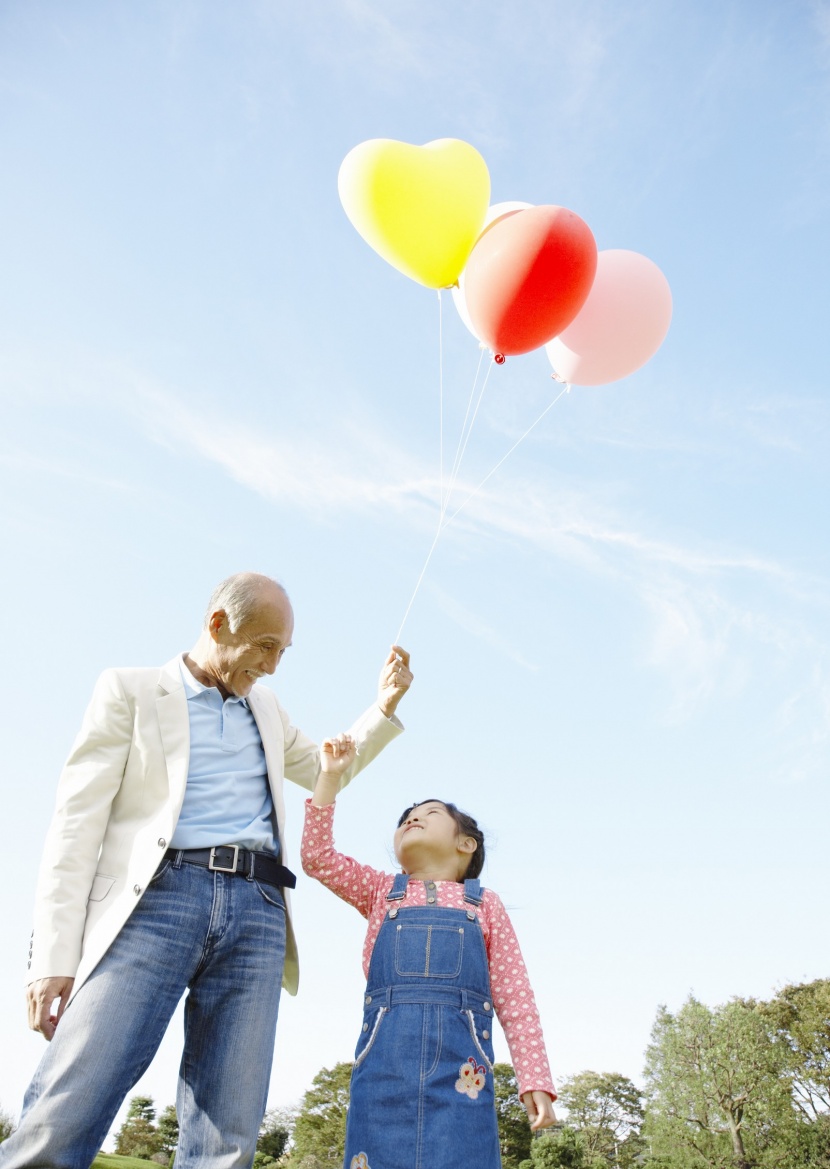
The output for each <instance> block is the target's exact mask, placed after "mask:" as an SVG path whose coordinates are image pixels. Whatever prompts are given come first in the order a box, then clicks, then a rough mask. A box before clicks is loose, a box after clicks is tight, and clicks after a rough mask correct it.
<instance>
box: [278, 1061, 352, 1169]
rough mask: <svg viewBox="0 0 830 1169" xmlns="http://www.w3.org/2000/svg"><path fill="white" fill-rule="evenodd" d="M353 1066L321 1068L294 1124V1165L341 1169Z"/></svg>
mask: <svg viewBox="0 0 830 1169" xmlns="http://www.w3.org/2000/svg"><path fill="white" fill-rule="evenodd" d="M351 1074H352V1065H351V1063H338V1064H335V1066H334V1067H333V1068H322V1069H321V1070H320V1071H319V1072H318V1073H317V1075H316V1076H315V1077H314V1079H313V1080H312V1082H311V1087H310V1088H309V1090H308V1091H307V1092H306V1094H305V1096H303V1099H302V1103H301V1104H300V1108H299V1111H298V1113H297V1119H296V1122H295V1124H294V1132H293V1141H294V1144H293V1148H292V1150H291V1162H290V1163H291V1165H292V1166H295V1167H296V1169H300V1167H302V1169H306V1166H305V1161H306V1159H308V1158H315V1159H316V1161H317V1162H318V1164H317V1166H312V1164H311V1162H309V1169H342V1165H343V1156H344V1153H345V1150H346V1112H347V1110H348V1107H349V1081H350V1079H351Z"/></svg>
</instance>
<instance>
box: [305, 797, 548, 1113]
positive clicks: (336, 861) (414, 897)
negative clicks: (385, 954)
mask: <svg viewBox="0 0 830 1169" xmlns="http://www.w3.org/2000/svg"><path fill="white" fill-rule="evenodd" d="M334 807H335V805H334V804H329V805H328V806H327V807H325V808H318V807H315V806H314V804H312V802H311V800H306V807H305V826H304V828H303V844H302V862H303V869H304V871H305V872H306V873H308V875H309V876H310V877H316V879H317V880H318V881H321V882H322V884H324V885H325V886H326V888H327V889H331V891H332V893H336V894H337V896H338V897H342V899H343V900H344V901H348V903H349V904H350V905H353V906H354V907H355V909H357V910H358V911H359V912H360V913H362V914H363V916H364V917H365V918H367V919H368V922H369V928H368V930H367V931H366V941H365V942H364V943H363V973H364V974H365V975H366V976H367V977H368V975H369V960H370V958H371V957H372V950H373V949H374V947H375V940H376V939H377V936H378V932H379V930H380V927H381V925H382V924H383V920H384V918H385V916H386V913H387V910H388V908H389V906H388V904H387V901H386V894H387V893H388V892H389V890H390V889H391V887H392V882H393V881H394V879H395V878H394V876H393V875H392V874H391V873H382V872H379V871H378V870H377V869H373V868H371V867H370V866H369V865H362V864H360V863H359V861H356V860H353V859H352V857H350V856H345V855H344V854H343V853H342V852H337V850H336V849H335V847H334V833H333V824H334ZM436 884H437V890H436V892H437V897H438V900H437V904H438V905H446V906H449V907H450V908H452V909H468V908H469V906H468V905H467V904H466V903H465V901H464V886H463V884H459V883H458V882H457V881H438V882H437V883H436ZM426 903H427V900H426V886H425V885H424V882H423V881H410V882H409V884H408V886H407V890H406V897H405V898H404V900H403V902H401V904H403V905H426ZM473 908H474V909H475V911H476V914H477V916H478V922H479V925H480V926H481V932H482V933H483V935H484V945H485V949H486V951H487V960H488V962H489V965H490V989H491V991H492V993H493V1006H494V1007H495V1010H496V1014H497V1015H498V1018H499V1022H500V1023H501V1025H502V1027H503V1028H504V1034H505V1036H506V1038H507V1045H508V1047H509V1048H510V1058H511V1059H512V1061H513V1069H514V1071H515V1073H516V1079H517V1081H518V1085H519V1095H522V1094H523V1093H524V1092H532V1091H540V1092H548V1093H549V1094H550V1096H551V1097H552V1099H554V1100H555V1099H556V1090H555V1089H554V1086H553V1080H552V1078H551V1074H550V1068H549V1066H548V1058H547V1055H546V1053H545V1041H544V1038H543V1037H542V1027H541V1024H540V1021H539V1012H538V1010H537V1008H536V1000H535V998H534V997H533V991H532V989H531V986H530V982H529V981H528V977H527V970H526V968H525V964H524V961H523V959H522V955H521V951H520V949H519V942H518V940H517V938H516V934H515V931H514V929H513V925H512V922H511V921H510V918H509V917H508V916H507V910H506V909H505V908H504V906H503V905H502V903H501V900H500V898H499V897H498V896H497V895H496V894H495V893H493V891H492V890H491V889H486V890H485V891H484V898H483V900H482V903H481V905H477V906H474V907H473Z"/></svg>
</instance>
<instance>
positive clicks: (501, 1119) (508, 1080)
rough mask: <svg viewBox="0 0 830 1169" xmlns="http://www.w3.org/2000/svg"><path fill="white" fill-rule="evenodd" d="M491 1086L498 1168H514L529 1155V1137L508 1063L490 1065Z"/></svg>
mask: <svg viewBox="0 0 830 1169" xmlns="http://www.w3.org/2000/svg"><path fill="white" fill-rule="evenodd" d="M493 1085H494V1088H495V1094H496V1115H497V1118H498V1125H499V1147H500V1148H501V1160H502V1166H503V1169H518V1167H519V1163H520V1162H521V1161H523V1160H525V1159H526V1158H527V1157H529V1156H530V1142H531V1138H532V1134H531V1131H530V1124H529V1122H528V1119H527V1113H526V1112H525V1106H524V1104H522V1101H521V1099H520V1097H519V1085H518V1082H517V1080H516V1075H515V1072H514V1071H513V1068H512V1067H511V1066H510V1064H509V1063H497V1064H495V1065H494V1066H493Z"/></svg>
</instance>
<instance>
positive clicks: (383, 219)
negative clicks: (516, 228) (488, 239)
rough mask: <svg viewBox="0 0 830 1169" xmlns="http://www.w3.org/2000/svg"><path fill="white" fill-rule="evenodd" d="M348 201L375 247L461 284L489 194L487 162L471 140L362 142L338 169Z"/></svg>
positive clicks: (404, 264)
mask: <svg viewBox="0 0 830 1169" xmlns="http://www.w3.org/2000/svg"><path fill="white" fill-rule="evenodd" d="M337 189H338V191H339V192H340V201H341V203H342V204H343V208H344V210H345V212H346V214H347V215H348V217H349V219H350V220H351V222H352V224H353V225H354V226H355V227H356V228H357V230H358V232H359V233H360V234H361V235H362V236H363V238H364V239H365V240H366V242H367V244H369V246H370V247H372V248H374V249H375V251H376V252H377V253H378V254H379V255H381V256H383V258H384V260H388V262H389V263H390V264H392V266H393V267H395V268H397V269H398V270H399V271H400V272H403V273H404V275H406V276H411V277H412V279H413V280H417V281H418V283H419V284H425V285H426V286H427V288H447V287H448V286H449V285H451V284H455V282H456V280H457V279H458V277H459V275H460V274H461V271H462V269H463V268H464V265H465V264H466V263H467V257H468V256H469V254H470V252H471V251H472V249H473V244H474V243H475V242H476V239H477V237H478V234H479V232H480V231H481V228H482V225H483V223H484V217H485V215H486V214H487V207H488V205H489V202H490V174H489V171H488V170H487V163H486V162H485V161H484V159H483V158H482V157H481V155H480V154H479V152H478V151H477V150H476V149H475V148H474V147H472V146H470V144H469V143H468V142H462V141H460V140H459V139H458V138H439V139H438V140H437V141H435V142H427V144H426V145H425V146H411V145H410V144H409V143H408V142H396V141H395V140H394V139H392V138H372V139H370V140H369V141H368V142H361V143H360V145H359V146H355V148H354V150H350V151H349V153H348V154H347V155H346V157H345V158H344V159H343V164H342V166H341V167H340V174H339V175H338V177H337Z"/></svg>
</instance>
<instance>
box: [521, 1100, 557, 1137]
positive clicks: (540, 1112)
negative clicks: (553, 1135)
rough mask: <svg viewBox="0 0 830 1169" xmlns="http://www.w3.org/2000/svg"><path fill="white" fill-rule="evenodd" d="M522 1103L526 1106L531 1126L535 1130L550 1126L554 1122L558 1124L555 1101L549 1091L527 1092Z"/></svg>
mask: <svg viewBox="0 0 830 1169" xmlns="http://www.w3.org/2000/svg"><path fill="white" fill-rule="evenodd" d="M522 1104H524V1106H525V1112H527V1118H528V1120H529V1121H530V1127H531V1128H532V1129H533V1130H534V1132H535V1131H536V1129H538V1128H550V1126H551V1125H552V1124H556V1113H555V1112H554V1111H553V1101H552V1100H551V1098H550V1096H549V1095H548V1094H547V1092H525V1093H524V1095H523V1096H522Z"/></svg>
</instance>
